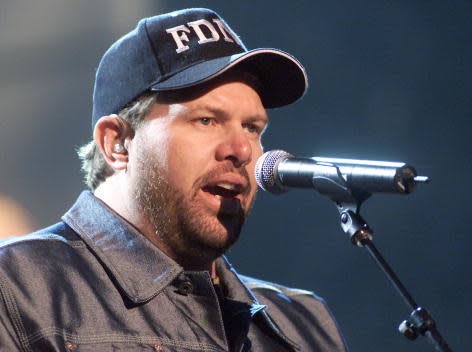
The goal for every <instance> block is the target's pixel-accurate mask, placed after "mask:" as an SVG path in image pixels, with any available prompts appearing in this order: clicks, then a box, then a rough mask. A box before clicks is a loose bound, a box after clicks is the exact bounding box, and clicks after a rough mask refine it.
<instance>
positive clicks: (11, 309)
mask: <svg viewBox="0 0 472 352" xmlns="http://www.w3.org/2000/svg"><path fill="white" fill-rule="evenodd" d="M0 294H1V296H2V297H3V300H4V302H5V306H6V309H7V311H8V313H9V314H8V315H9V317H10V320H11V322H12V325H13V328H14V329H15V332H16V334H17V335H18V339H19V342H20V345H21V347H22V350H23V351H25V352H32V349H31V346H30V344H29V341H28V334H27V333H26V330H25V327H24V325H23V321H22V319H21V314H20V311H19V309H18V305H17V304H16V300H15V296H14V295H13V294H12V292H11V291H10V288H9V287H8V285H7V284H6V283H5V280H4V279H3V277H0Z"/></svg>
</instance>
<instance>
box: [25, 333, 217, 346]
mask: <svg viewBox="0 0 472 352" xmlns="http://www.w3.org/2000/svg"><path fill="white" fill-rule="evenodd" d="M51 335H60V336H63V337H64V338H65V340H67V341H68V342H71V343H76V344H100V343H110V342H122V343H136V342H138V343H145V344H153V343H159V344H161V345H167V346H172V347H183V348H190V349H196V350H198V351H209V352H213V351H218V352H219V351H221V349H220V348H216V347H214V346H212V345H207V344H202V343H192V342H184V341H176V340H171V339H167V338H162V337H157V336H133V335H130V336H127V335H120V334H100V335H90V336H81V335H75V334H71V333H68V332H66V331H64V330H63V329H59V328H55V327H49V328H44V329H41V330H39V331H37V332H35V333H34V334H32V335H31V336H30V337H29V340H30V342H31V343H33V342H36V341H39V340H41V339H42V338H43V337H46V336H51Z"/></svg>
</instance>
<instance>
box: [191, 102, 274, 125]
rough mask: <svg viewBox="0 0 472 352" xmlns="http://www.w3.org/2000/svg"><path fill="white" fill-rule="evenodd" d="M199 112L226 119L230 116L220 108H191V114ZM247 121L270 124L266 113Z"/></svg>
mask: <svg viewBox="0 0 472 352" xmlns="http://www.w3.org/2000/svg"><path fill="white" fill-rule="evenodd" d="M199 111H209V112H211V113H213V114H215V115H222V116H224V117H227V116H228V112H227V111H225V110H223V109H221V108H218V107H212V106H205V105H203V106H198V107H195V108H190V109H189V113H195V112H199ZM245 121H249V122H256V121H261V122H263V123H264V124H266V125H267V124H268V123H269V117H268V115H267V114H266V113H265V114H263V115H261V114H256V115H253V116H250V117H248V118H246V119H245Z"/></svg>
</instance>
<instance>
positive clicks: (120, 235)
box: [62, 191, 298, 350]
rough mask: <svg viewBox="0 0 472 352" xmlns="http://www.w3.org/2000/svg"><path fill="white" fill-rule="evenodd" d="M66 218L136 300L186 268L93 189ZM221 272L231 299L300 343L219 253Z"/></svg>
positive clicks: (158, 289) (143, 299)
mask: <svg viewBox="0 0 472 352" xmlns="http://www.w3.org/2000/svg"><path fill="white" fill-rule="evenodd" d="M62 220H63V221H64V222H65V223H67V224H68V225H69V226H70V227H71V228H72V229H73V230H74V231H75V232H76V233H77V234H78V235H79V236H80V237H81V238H82V239H83V241H84V242H85V243H86V244H87V246H88V247H89V248H90V250H91V251H92V252H93V253H94V254H95V255H96V256H97V258H98V259H99V260H100V262H101V263H102V265H103V266H104V267H105V268H106V270H107V271H108V272H109V273H110V274H111V275H112V276H113V278H114V280H115V282H116V283H117V285H118V286H119V287H120V289H121V290H122V292H124V293H125V295H126V296H127V297H128V298H129V299H130V300H131V301H132V302H134V303H143V302H146V301H148V300H150V299H152V298H153V297H155V296H156V295H158V294H159V293H160V292H161V291H162V290H163V289H164V288H165V287H166V286H168V285H169V284H170V283H171V282H172V281H173V280H175V279H176V278H177V277H178V276H179V275H180V274H181V273H182V272H183V271H184V270H183V268H182V267H181V266H180V265H178V264H177V263H176V262H175V261H173V260H172V259H171V258H169V257H168V256H167V255H165V254H164V253H163V252H162V251H161V250H159V249H158V248H157V247H156V246H154V245H153V244H152V243H151V242H150V241H149V240H148V239H147V238H146V237H144V235H142V234H141V233H139V232H138V231H137V230H136V229H135V228H134V227H132V226H131V225H129V224H127V223H126V221H125V220H123V219H122V218H120V216H119V215H118V214H116V213H115V212H114V211H113V210H111V209H110V208H108V207H107V206H106V205H105V204H104V203H103V202H102V201H100V200H99V199H98V198H96V197H95V196H94V195H93V194H92V193H91V192H90V191H83V192H82V193H81V194H80V196H79V198H78V199H77V201H76V202H75V204H74V205H73V206H72V207H71V209H69V211H68V212H67V213H66V214H65V215H64V216H63V217H62ZM217 272H218V275H219V276H220V279H221V280H222V282H223V283H224V285H225V286H226V288H227V293H228V295H227V297H226V298H227V299H229V300H231V301H233V302H239V303H240V305H239V307H240V308H241V309H245V310H247V312H248V314H249V316H250V317H254V316H255V315H256V314H258V313H259V314H260V315H261V317H262V319H263V321H264V323H265V324H267V325H268V327H269V328H270V329H271V330H272V331H273V332H274V333H275V334H276V335H277V336H279V338H281V339H282V340H283V341H284V342H286V343H287V344H288V345H289V346H291V347H292V348H294V349H295V350H297V349H298V348H297V345H296V344H295V343H293V342H292V341H290V340H289V339H288V338H287V337H286V336H285V335H284V334H283V332H282V331H281V330H280V329H279V328H278V327H277V326H276V324H274V322H273V321H272V319H271V318H270V317H269V315H268V314H267V312H266V311H265V308H266V306H265V305H261V304H260V303H259V302H258V300H257V298H256V297H255V296H254V294H253V293H252V292H251V290H250V289H249V288H248V287H246V285H245V284H244V283H243V282H242V281H241V279H240V278H239V276H238V274H237V273H236V271H235V270H234V268H233V267H232V266H231V264H230V263H229V261H228V260H227V259H226V257H224V256H222V257H220V258H218V260H217Z"/></svg>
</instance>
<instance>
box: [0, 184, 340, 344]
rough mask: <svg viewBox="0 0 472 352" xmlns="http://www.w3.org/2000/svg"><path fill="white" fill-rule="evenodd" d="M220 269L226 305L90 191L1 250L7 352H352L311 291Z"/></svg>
mask: <svg viewBox="0 0 472 352" xmlns="http://www.w3.org/2000/svg"><path fill="white" fill-rule="evenodd" d="M217 271H218V275H219V277H220V279H221V281H222V283H223V286H224V287H225V290H226V297H225V298H224V300H223V302H224V303H219V302H220V301H219V300H218V296H217V294H216V292H215V288H214V286H213V283H212V281H211V279H210V276H209V273H208V272H206V271H204V272H198V271H184V270H183V268H182V267H180V266H179V265H178V264H177V263H175V262H174V261H173V260H171V259H170V258H169V257H167V256H166V255H164V254H163V253H162V252H161V251H160V250H159V249H158V248H156V247H155V246H153V245H152V244H151V243H150V242H149V241H148V240H147V239H146V238H145V237H144V236H143V235H141V234H140V233H138V232H137V231H136V230H135V229H134V228H132V227H131V226H128V225H127V224H126V222H125V221H123V220H122V219H120V217H119V216H118V215H117V214H115V213H114V212H113V211H112V210H110V209H109V208H108V207H106V206H105V205H104V204H103V203H101V201H99V200H98V199H97V198H95V197H94V196H93V194H92V193H90V192H88V191H85V192H83V193H82V194H81V195H80V197H79V198H78V200H77V202H76V203H75V204H74V205H73V207H72V208H71V209H70V210H69V211H68V212H67V213H66V214H65V215H64V216H63V217H62V222H59V223H58V224H56V225H53V226H51V227H49V228H46V229H44V230H41V231H39V232H36V233H33V234H31V235H27V236H23V237H19V238H11V239H7V240H5V241H3V243H2V244H1V246H0V351H2V352H3V351H25V352H26V351H74V352H76V351H168V352H172V351H181V352H187V351H214V352H217V351H261V352H263V351H267V352H268V351H271V352H276V351H345V345H344V342H343V339H342V337H341V335H340V333H339V331H338V328H337V326H336V323H335V321H334V319H333V317H332V316H331V314H330V312H329V310H328V309H327V307H326V305H325V303H324V301H323V300H321V299H320V298H319V297H317V296H315V295H314V294H313V293H312V292H308V291H303V290H296V289H289V288H286V287H283V286H280V285H276V284H273V283H268V282H263V281H259V280H255V279H252V278H248V277H244V276H241V275H238V274H237V273H236V271H235V270H234V269H233V268H232V267H231V265H230V264H229V263H228V261H227V260H226V258H224V257H221V258H219V259H218V261H217ZM223 313H224V316H225V318H226V320H225V322H226V324H227V326H226V330H225V326H224V323H223V318H222V317H223ZM227 334H230V335H231V336H226V335H227ZM228 341H232V347H231V348H230V347H229V346H228Z"/></svg>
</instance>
